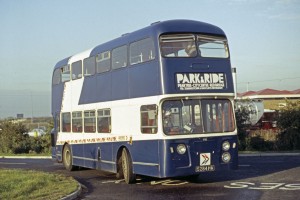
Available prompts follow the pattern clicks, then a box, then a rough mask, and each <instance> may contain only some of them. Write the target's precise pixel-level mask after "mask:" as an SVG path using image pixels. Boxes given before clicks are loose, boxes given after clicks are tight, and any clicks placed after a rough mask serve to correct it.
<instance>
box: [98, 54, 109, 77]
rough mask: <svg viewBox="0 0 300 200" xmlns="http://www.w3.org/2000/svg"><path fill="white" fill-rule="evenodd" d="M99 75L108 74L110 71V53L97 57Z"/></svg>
mask: <svg viewBox="0 0 300 200" xmlns="http://www.w3.org/2000/svg"><path fill="white" fill-rule="evenodd" d="M96 61H97V73H102V72H107V71H109V70H110V51H106V52H103V53H100V54H98V55H97V59H96Z"/></svg>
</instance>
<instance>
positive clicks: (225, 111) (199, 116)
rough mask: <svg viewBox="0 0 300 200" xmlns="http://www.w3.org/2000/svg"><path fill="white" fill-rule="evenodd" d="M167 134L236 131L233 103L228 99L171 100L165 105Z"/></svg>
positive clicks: (164, 118) (165, 128) (164, 114)
mask: <svg viewBox="0 0 300 200" xmlns="http://www.w3.org/2000/svg"><path fill="white" fill-rule="evenodd" d="M163 129H164V133H165V134H199V133H223V132H230V131H234V129H235V124H234V117H233V109H232V104H231V101H229V100H227V99H219V100H216V99H202V100H201V99H195V100H184V99H181V100H170V101H165V102H164V103H163Z"/></svg>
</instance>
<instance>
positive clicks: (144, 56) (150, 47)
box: [130, 38, 155, 65]
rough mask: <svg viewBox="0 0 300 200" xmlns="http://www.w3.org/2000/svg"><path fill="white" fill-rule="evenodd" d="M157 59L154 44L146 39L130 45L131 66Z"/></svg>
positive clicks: (149, 39)
mask: <svg viewBox="0 0 300 200" xmlns="http://www.w3.org/2000/svg"><path fill="white" fill-rule="evenodd" d="M153 59H155V53H154V43H153V40H152V39H151V38H146V39H143V40H140V41H137V42H133V43H131V44H130V64H131V65H134V64H138V63H143V62H147V61H149V60H153Z"/></svg>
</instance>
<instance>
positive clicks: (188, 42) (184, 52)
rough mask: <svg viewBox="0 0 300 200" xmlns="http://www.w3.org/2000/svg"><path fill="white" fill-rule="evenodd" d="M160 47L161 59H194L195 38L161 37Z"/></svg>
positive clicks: (185, 36) (195, 50) (195, 51)
mask: <svg viewBox="0 0 300 200" xmlns="http://www.w3.org/2000/svg"><path fill="white" fill-rule="evenodd" d="M160 47H161V53H162V56H163V57H195V56H196V55H197V49H196V42H195V36H194V35H192V34H180V35H179V34H178V35H162V36H161V37H160Z"/></svg>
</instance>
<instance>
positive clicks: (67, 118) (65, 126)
mask: <svg viewBox="0 0 300 200" xmlns="http://www.w3.org/2000/svg"><path fill="white" fill-rule="evenodd" d="M61 118H62V131H63V132H71V113H69V112H68V113H62V116H61Z"/></svg>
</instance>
